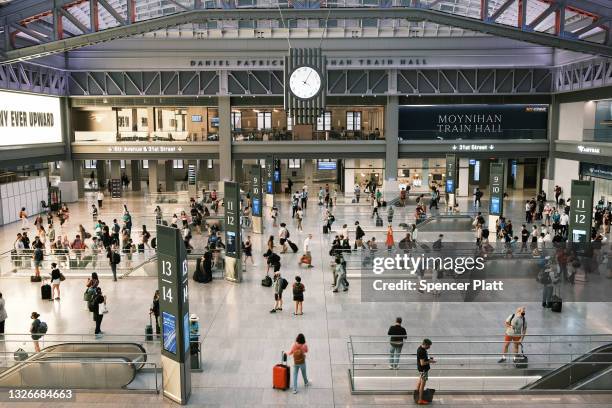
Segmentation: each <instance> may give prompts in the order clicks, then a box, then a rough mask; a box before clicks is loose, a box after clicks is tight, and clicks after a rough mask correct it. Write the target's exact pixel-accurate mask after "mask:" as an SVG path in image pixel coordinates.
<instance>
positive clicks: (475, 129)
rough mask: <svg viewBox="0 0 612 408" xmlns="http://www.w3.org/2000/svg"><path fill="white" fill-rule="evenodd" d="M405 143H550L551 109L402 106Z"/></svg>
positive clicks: (401, 113)
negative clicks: (415, 141) (422, 141)
mask: <svg viewBox="0 0 612 408" xmlns="http://www.w3.org/2000/svg"><path fill="white" fill-rule="evenodd" d="M398 120H399V123H398V125H399V126H398V130H399V137H400V139H402V140H455V139H462V140H465V139H546V129H547V126H548V105H435V106H400V107H399V119H398Z"/></svg>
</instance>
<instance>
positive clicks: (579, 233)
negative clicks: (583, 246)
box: [572, 229, 587, 243]
mask: <svg viewBox="0 0 612 408" xmlns="http://www.w3.org/2000/svg"><path fill="white" fill-rule="evenodd" d="M572 242H574V243H584V242H587V233H586V231H585V230H576V229H575V230H573V231H572Z"/></svg>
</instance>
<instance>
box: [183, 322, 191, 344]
mask: <svg viewBox="0 0 612 408" xmlns="http://www.w3.org/2000/svg"><path fill="white" fill-rule="evenodd" d="M183 336H184V341H185V353H187V350H189V341H190V336H189V313H185V314H184V315H183Z"/></svg>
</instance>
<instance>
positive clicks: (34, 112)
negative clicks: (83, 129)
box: [0, 91, 62, 146]
mask: <svg viewBox="0 0 612 408" xmlns="http://www.w3.org/2000/svg"><path fill="white" fill-rule="evenodd" d="M61 142H62V116H61V111H60V98H55V97H51V96H41V95H26V94H22V93H17V92H4V91H0V146H12V145H31V144H38V143H61Z"/></svg>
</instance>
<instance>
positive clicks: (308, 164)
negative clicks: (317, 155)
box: [304, 159, 315, 186]
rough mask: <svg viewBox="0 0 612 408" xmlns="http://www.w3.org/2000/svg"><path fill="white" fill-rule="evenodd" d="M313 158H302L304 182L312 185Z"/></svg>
mask: <svg viewBox="0 0 612 408" xmlns="http://www.w3.org/2000/svg"><path fill="white" fill-rule="evenodd" d="M314 166H315V165H314V160H312V159H304V184H305V185H307V186H312V185H313V183H314Z"/></svg>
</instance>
